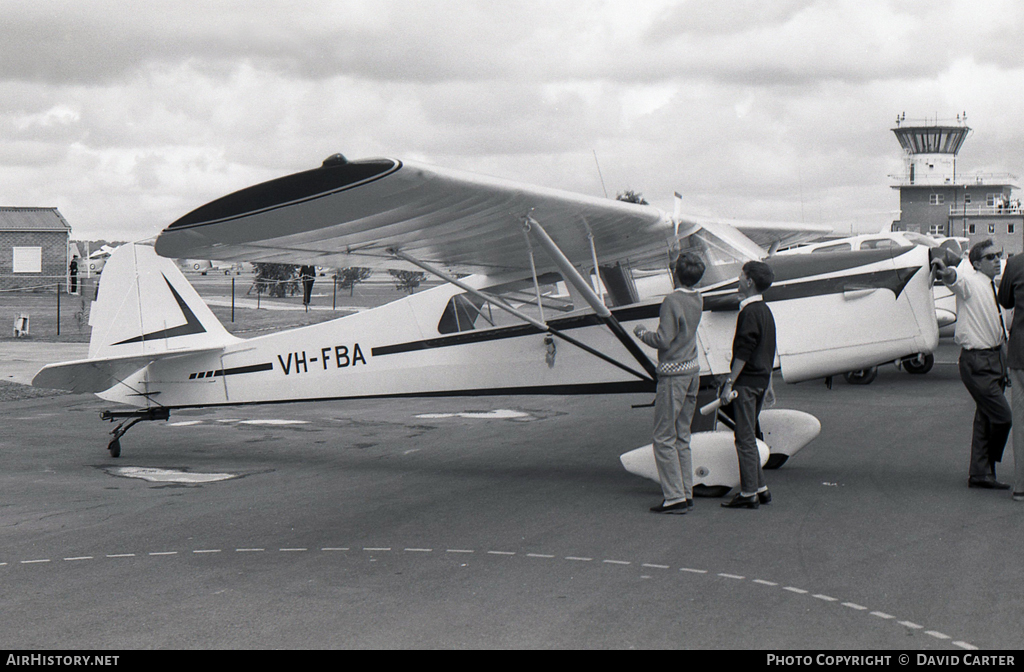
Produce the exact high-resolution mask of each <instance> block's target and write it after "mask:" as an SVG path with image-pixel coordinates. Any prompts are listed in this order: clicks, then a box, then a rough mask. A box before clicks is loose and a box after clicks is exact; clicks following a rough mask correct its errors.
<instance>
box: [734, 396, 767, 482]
mask: <svg viewBox="0 0 1024 672" xmlns="http://www.w3.org/2000/svg"><path fill="white" fill-rule="evenodd" d="M733 389H734V391H735V392H736V398H735V399H733V400H732V403H731V404H729V409H730V410H731V411H732V413H731V414H730V415H731V416H732V420H733V422H734V423H735V425H736V426H735V428H734V429H733V435H734V436H735V437H736V459H737V460H738V461H739V465H740V493H741V494H744V495H752V494H754V493H756V492H757V491H758V490H760V489H761V488H763V487H765V486H766V483H765V481H764V472H763V471H761V454H760V452H758V450H757V416H758V415H760V414H761V405H762V404H763V403H764V393H765V390H763V389H759V388H756V387H747V386H745V385H740V386H739V387H736V388H733Z"/></svg>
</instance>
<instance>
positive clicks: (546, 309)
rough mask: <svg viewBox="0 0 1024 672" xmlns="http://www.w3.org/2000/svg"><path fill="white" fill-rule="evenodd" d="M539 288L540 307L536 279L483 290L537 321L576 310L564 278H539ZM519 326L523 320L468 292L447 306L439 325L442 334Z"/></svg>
mask: <svg viewBox="0 0 1024 672" xmlns="http://www.w3.org/2000/svg"><path fill="white" fill-rule="evenodd" d="M538 285H539V288H540V304H539V306H538V302H537V288H536V287H535V286H534V284H533V279H532V278H527V279H525V280H517V281H515V282H509V283H505V284H502V285H497V286H494V287H487V288H485V289H482V290H481V291H483V292H484V293H486V294H489V295H491V296H495V297H497V298H499V299H501V300H502V301H504V302H505V303H507V304H509V305H510V306H511V307H512V308H515V309H516V310H517V311H519V312H521V313H523V314H525V315H529V316H530V317H532V318H534V319H537V320H544V321H546V320H550V319H551V318H552V317H556V316H559V315H562V314H563V313H568V312H570V311H572V310H573V307H574V306H573V301H572V297H571V296H570V295H569V292H568V289H567V288H566V284H565V282H563V281H562V276H561V275H559V274H557V273H546V274H544V275H542V276H540V278H538ZM519 324H523V321H522V320H520V319H519V318H518V317H516V316H515V315H512V314H511V313H508V312H506V311H504V310H502V309H501V308H498V307H497V306H493V305H491V303H490V302H489V301H485V300H483V299H482V298H481V297H479V296H476V295H474V294H470V293H469V292H464V293H462V294H456V295H455V296H453V297H452V298H451V299H450V300H449V301H448V303H447V304H446V305H445V307H444V311H443V312H442V313H441V319H440V321H439V322H438V324H437V331H438V332H439V333H442V334H457V333H461V332H464V331H473V330H477V329H490V328H492V327H506V326H512V325H519Z"/></svg>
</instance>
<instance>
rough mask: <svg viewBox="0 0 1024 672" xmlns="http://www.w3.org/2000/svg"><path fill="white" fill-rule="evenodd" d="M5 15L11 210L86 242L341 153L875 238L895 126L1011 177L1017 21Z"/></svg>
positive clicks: (890, 5) (894, 160) (442, 12)
mask: <svg viewBox="0 0 1024 672" xmlns="http://www.w3.org/2000/svg"><path fill="white" fill-rule="evenodd" d="M6 4H7V5H9V6H5V7H4V22H3V25H2V26H0V58H2V59H3V62H4V69H3V73H2V74H0V203H3V204H24V205H33V204H42V205H49V204H54V203H58V204H59V205H60V207H61V208H62V212H64V214H65V216H66V217H67V218H68V219H69V221H71V223H72V225H73V226H74V227H75V232H76V236H78V235H83V236H87V235H89V232H90V231H96V232H101V231H105V230H107V229H117V230H118V231H120V232H122V234H120V235H116V236H115V235H109V236H103V235H96V237H111V238H115V237H116V238H121V239H124V238H127V237H130V236H129V235H126V232H131V231H138V232H141V233H144V234H145V235H152V233H155V232H156V231H158V230H159V229H160V228H161V227H162V226H165V225H166V224H168V223H170V222H171V221H174V220H175V219H177V218H178V217H180V216H182V215H183V214H185V213H186V212H188V211H189V210H191V209H192V208H194V207H197V206H199V205H201V204H203V203H205V202H207V201H209V200H212V199H213V198H216V197H218V196H221V195H223V194H225V193H228V192H230V191H234V190H236V189H239V188H242V187H245V186H248V185H249V184H252V183H254V182H258V181H262V180H266V179H270V178H273V177H277V176H280V175H283V174H287V173H290V172H294V171H297V170H304V169H308V168H311V167H314V166H316V165H319V163H320V161H322V160H323V158H325V157H326V156H328V155H330V154H332V153H334V152H342V153H344V154H346V155H347V156H349V157H350V158H353V159H357V158H364V157H370V156H380V155H385V156H394V157H396V158H405V159H418V160H425V161H427V162H430V163H437V164H439V165H445V166H450V167H453V168H462V169H468V170H474V171H477V172H482V173H486V174H491V175H497V176H501V177H506V178H510V179H517V180H521V181H524V182H530V183H537V184H544V185H547V186H552V187H560V188H564V189H570V190H574V191H581V192H584V193H590V194H597V195H600V194H602V193H603V188H602V185H601V179H600V177H601V176H599V174H598V170H597V164H596V163H595V153H596V155H597V162H598V163H599V164H600V169H601V173H602V175H603V177H604V181H605V183H606V184H605V187H606V188H607V189H608V191H609V192H611V193H613V194H614V193H615V192H616V191H621V190H622V189H625V188H631V189H635V190H638V191H641V192H643V193H644V194H645V196H647V198H648V200H650V201H651V202H653V203H655V204H656V205H659V206H661V207H665V208H667V209H671V207H672V203H671V194H672V192H673V191H674V190H680V191H681V192H682V193H683V194H684V195H685V198H686V202H687V204H688V205H690V206H692V207H693V208H695V209H697V210H701V211H704V212H707V213H717V214H721V215H723V216H733V217H738V216H749V217H754V218H760V219H800V218H801V217H805V218H807V219H808V220H809V221H810V220H811V218H812V216H813V218H814V220H815V221H818V218H819V217H825V218H827V219H828V221H840V222H847V221H854V220H857V221H859V220H866V219H868V218H871V217H873V218H875V219H876V220H877V221H874V222H872V223H871V227H872V228H873V229H877V228H880V227H881V225H882V224H884V223H885V216H886V215H884V214H878V213H887V212H888V211H889V210H891V209H892V208H893V207H895V204H896V202H897V198H896V195H895V192H893V190H891V189H890V188H889V179H888V175H889V174H890V173H891V172H894V171H896V170H898V169H899V167H900V165H901V164H900V161H901V154H900V151H899V147H898V145H897V144H896V142H895V140H894V138H893V137H892V135H891V133H890V131H889V128H890V126H891V124H892V120H893V119H894V117H895V115H896V114H898V113H900V112H903V111H906V112H907V115H908V117H910V116H914V117H923V116H934V115H936V114H938V115H939V116H941V117H952V116H953V115H955V114H956V113H958V112H962V111H967V112H968V113H969V115H970V121H971V124H972V125H973V126H975V128H976V132H975V134H974V135H973V136H972V138H971V139H970V140H969V141H968V142H967V144H966V145H965V148H964V150H963V152H962V155H963V156H962V161H961V164H963V165H964V166H965V167H974V166H976V167H977V168H979V169H980V168H982V167H986V168H990V169H992V170H997V169H998V170H999V171H1010V172H1019V171H1020V169H1021V165H1020V164H1021V159H1020V158H1019V157H1020V156H1022V155H1024V154H1022V152H1021V149H1022V148H1024V141H1022V137H1024V134H1022V132H1021V130H1020V129H1019V128H1018V127H1019V123H1018V122H1019V119H1020V118H1021V116H1022V115H1024V109H1022V108H1024V97H1022V94H1021V93H1020V92H1021V91H1022V85H1024V57H1022V56H1021V53H1022V52H1021V51H1020V49H1019V47H1018V45H1017V42H1018V38H1017V36H1018V35H1019V34H1020V32H1021V29H1022V28H1024V19H1022V16H1024V9H1022V8H1021V7H1020V6H1019V3H1017V2H1013V1H1012V0H998V1H994V2H992V3H989V4H986V5H985V11H983V12H982V11H979V10H978V8H977V7H976V5H974V4H973V3H969V2H961V1H959V0H956V1H954V0H946V1H938V2H923V1H917V0H892V1H883V0H861V1H858V2H853V1H848V0H816V1H815V0H789V1H787V0H780V1H778V2H771V3H764V2H754V1H753V0H734V1H732V2H723V3H708V2H698V1H696V0H689V1H686V2H677V1H673V0H651V1H645V2H643V3H635V2H620V1H615V0H587V1H585V2H573V3H551V2H545V1H542V0H525V1H520V2H515V1H510V2H503V3H493V2H474V1H471V0H443V1H442V0H416V1H412V0H410V1H401V0H391V1H381V2H369V1H366V2H364V1H358V0H350V1H347V2H346V1H326V0H324V1H309V2H301V3H284V2H276V1H272V0H258V1H255V2H251V1H250V2H241V1H221V2H216V3H209V2H185V1H183V0H155V1H153V2H146V3H134V4H128V3H124V2H115V1H113V0H102V1H100V0H94V1H92V2H89V3H81V2H70V1H64V2H62V1H58V0H36V2H32V3H23V2H15V3H6ZM889 219H890V220H891V219H892V217H890V218H889Z"/></svg>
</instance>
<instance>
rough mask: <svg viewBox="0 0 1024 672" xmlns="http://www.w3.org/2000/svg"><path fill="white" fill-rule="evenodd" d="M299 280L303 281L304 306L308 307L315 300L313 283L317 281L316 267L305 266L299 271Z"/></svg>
mask: <svg viewBox="0 0 1024 672" xmlns="http://www.w3.org/2000/svg"><path fill="white" fill-rule="evenodd" d="M299 278H300V279H301V280H302V305H304V306H308V305H309V302H310V300H311V299H312V298H313V281H314V280H315V279H316V268H315V267H314V266H303V267H302V268H300V269H299Z"/></svg>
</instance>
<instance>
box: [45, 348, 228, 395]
mask: <svg viewBox="0 0 1024 672" xmlns="http://www.w3.org/2000/svg"><path fill="white" fill-rule="evenodd" d="M222 349H223V348H220V347H217V348H193V349H190V350H175V351H167V352H162V353H151V354H147V355H134V356H127V357H108V358H103V359H79V360H75V361H72V362H60V363H58V364H49V365H47V366H44V367H43V368H42V369H40V370H39V372H38V373H37V374H36V375H35V377H34V378H32V386H33V387H45V388H50V389H55V390H68V391H70V392H74V393H75V394H85V393H90V392H91V393H98V392H103V391H105V390H109V389H110V388H111V387H113V386H114V385H117V384H118V383H120V382H122V381H124V380H126V379H128V378H129V377H130V376H131V375H132V374H133V373H135V372H136V371H138V370H139V369H142V368H144V367H146V366H148V365H150V364H152V363H153V362H155V361H157V360H158V359H172V358H175V357H183V356H186V355H195V354H198V353H206V352H210V353H213V352H219V351H221V350H222Z"/></svg>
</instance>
